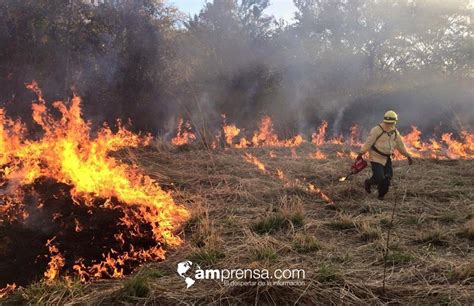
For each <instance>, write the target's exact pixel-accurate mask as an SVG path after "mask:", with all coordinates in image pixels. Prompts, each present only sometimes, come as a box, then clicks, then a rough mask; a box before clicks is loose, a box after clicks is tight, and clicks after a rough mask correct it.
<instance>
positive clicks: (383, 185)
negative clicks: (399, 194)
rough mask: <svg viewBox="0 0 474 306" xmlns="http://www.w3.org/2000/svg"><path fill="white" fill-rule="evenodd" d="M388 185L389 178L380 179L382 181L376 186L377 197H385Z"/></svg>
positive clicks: (381, 198) (380, 198)
mask: <svg viewBox="0 0 474 306" xmlns="http://www.w3.org/2000/svg"><path fill="white" fill-rule="evenodd" d="M389 186H390V180H389V179H387V178H386V179H384V180H383V181H382V183H380V184H379V186H378V190H379V196H378V199H379V200H381V201H383V198H384V197H385V195H386V194H387V192H388V188H389Z"/></svg>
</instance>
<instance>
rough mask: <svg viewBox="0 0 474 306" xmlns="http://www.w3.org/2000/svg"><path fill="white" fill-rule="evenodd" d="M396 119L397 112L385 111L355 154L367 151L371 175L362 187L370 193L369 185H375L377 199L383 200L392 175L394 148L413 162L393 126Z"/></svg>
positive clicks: (410, 162)
mask: <svg viewBox="0 0 474 306" xmlns="http://www.w3.org/2000/svg"><path fill="white" fill-rule="evenodd" d="M397 120H398V115H397V113H395V112H394V111H388V112H386V113H385V115H384V117H383V122H382V123H380V124H379V125H377V126H376V127H374V128H373V129H372V130H370V133H369V136H368V137H367V141H366V142H365V143H364V145H363V146H362V148H361V149H360V152H359V155H358V156H357V159H361V158H362V156H363V155H364V154H365V153H366V152H367V151H369V158H368V160H369V161H370V164H371V166H372V177H371V178H369V179H367V180H365V182H364V188H365V191H367V192H368V193H370V192H371V187H372V186H373V185H376V186H377V188H378V199H379V200H383V198H384V196H385V194H387V192H388V189H389V186H390V180H391V179H392V175H393V170H392V159H391V156H392V155H393V153H394V152H395V149H397V150H398V151H399V152H400V153H401V154H402V155H403V156H405V157H406V158H408V164H409V165H411V164H412V163H413V160H412V158H411V155H410V153H409V152H408V151H407V149H406V147H405V144H404V143H403V140H402V137H401V135H400V133H399V132H398V130H397V129H396V128H395V125H396V123H397Z"/></svg>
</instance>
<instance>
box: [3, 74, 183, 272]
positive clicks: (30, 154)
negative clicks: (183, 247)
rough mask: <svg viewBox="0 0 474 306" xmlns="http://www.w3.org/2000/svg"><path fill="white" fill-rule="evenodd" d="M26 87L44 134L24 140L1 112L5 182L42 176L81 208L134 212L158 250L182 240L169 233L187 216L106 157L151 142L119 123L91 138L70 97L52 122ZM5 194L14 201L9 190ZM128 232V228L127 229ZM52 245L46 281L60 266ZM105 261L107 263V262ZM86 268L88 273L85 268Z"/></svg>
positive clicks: (156, 254) (153, 253)
mask: <svg viewBox="0 0 474 306" xmlns="http://www.w3.org/2000/svg"><path fill="white" fill-rule="evenodd" d="M27 87H28V88H29V89H31V90H33V91H34V92H35V93H36V94H37V95H38V100H37V101H36V102H34V103H33V105H32V109H33V119H34V122H36V123H37V124H38V125H40V126H41V128H42V129H43V131H44V134H43V136H42V138H41V139H39V140H36V141H32V140H27V139H25V138H24V137H23V134H24V133H23V131H24V127H23V125H22V124H21V123H20V122H13V121H12V120H10V119H8V118H6V117H5V115H4V111H3V110H1V111H0V121H1V122H0V150H1V151H0V152H1V162H2V164H4V165H6V164H8V167H7V168H8V171H5V174H4V179H6V180H8V181H9V182H18V183H19V184H29V183H32V182H34V181H35V180H36V179H37V178H39V177H41V176H45V177H51V178H54V179H55V180H57V181H58V182H61V183H65V184H68V185H70V186H72V190H71V195H72V197H73V199H81V200H82V201H81V203H84V204H85V205H90V206H93V205H94V204H93V203H94V202H93V201H94V199H96V198H103V199H111V198H114V199H117V200H118V201H120V203H121V205H124V207H127V206H130V207H132V206H133V207H136V206H138V207H139V209H138V210H139V211H138V212H135V214H136V215H134V218H138V219H140V220H144V222H146V223H147V224H149V225H150V226H151V231H152V233H153V238H154V239H155V240H156V242H157V244H158V245H162V244H167V245H169V246H177V245H179V244H180V243H181V239H180V238H179V237H177V236H175V235H174V234H173V232H174V230H175V229H176V227H177V226H179V225H180V224H181V223H182V222H183V221H184V220H185V219H186V218H187V217H188V215H189V213H188V211H187V210H186V209H185V208H183V207H181V206H178V205H176V204H175V203H174V201H173V199H172V197H171V195H170V194H169V193H167V192H164V191H163V190H162V189H161V188H160V187H159V186H158V184H157V183H156V182H155V181H154V180H153V179H152V178H150V177H149V176H147V175H144V174H142V173H141V172H140V171H139V170H138V169H137V168H136V167H134V166H129V165H127V164H124V163H121V162H120V161H119V160H117V159H115V158H114V157H112V156H110V154H109V153H110V152H113V151H116V150H118V149H120V148H125V147H136V146H139V145H146V144H148V143H149V142H150V137H149V136H147V137H143V136H140V135H137V134H133V133H132V132H130V131H128V130H127V129H125V128H124V127H123V126H122V125H121V124H120V122H118V131H117V132H116V133H113V132H112V131H111V130H110V129H109V128H108V127H107V126H106V125H104V126H103V127H102V128H101V129H100V130H99V131H98V132H97V136H96V137H95V138H92V137H91V136H90V123H88V122H86V121H84V120H83V119H82V117H81V108H80V104H81V101H80V98H79V97H77V96H75V97H73V99H72V100H71V102H70V105H69V106H67V105H66V104H65V103H63V102H54V103H53V106H54V107H55V108H56V109H57V110H58V111H59V113H60V115H61V117H60V118H59V119H56V118H55V117H53V116H52V115H51V114H50V113H49V112H48V110H47V108H46V104H45V101H44V99H43V97H42V93H41V90H40V89H39V87H38V84H37V83H36V82H33V83H31V84H29V85H28V86H27ZM6 193H10V194H11V195H14V194H13V191H11V190H8V189H7V191H6ZM76 202H78V201H76ZM39 207H41V205H40V206H39ZM58 217H60V216H58ZM124 219H127V215H126V216H125V217H124ZM76 222H77V223H76V231H80V230H81V225H80V224H79V222H78V221H77V220H76ZM132 226H133V225H132V224H130V228H133V227H132ZM52 241H53V239H52V240H49V241H48V244H47V245H48V248H49V251H50V254H51V259H50V263H49V265H48V270H47V271H46V272H45V273H44V276H45V278H46V279H48V280H52V279H55V278H57V276H58V275H59V271H60V269H61V268H62V266H64V258H63V257H62V255H61V253H60V251H59V249H58V248H57V247H56V246H54V245H52ZM130 256H142V257H138V258H142V259H143V258H145V257H150V258H163V256H164V251H163V250H162V249H161V247H158V248H157V249H150V250H137V251H136V252H135V253H134V254H131V255H130ZM104 260H105V261H107V258H105V259H104ZM86 268H87V269H86ZM86 268H85V269H86V270H88V271H90V269H89V268H90V267H86Z"/></svg>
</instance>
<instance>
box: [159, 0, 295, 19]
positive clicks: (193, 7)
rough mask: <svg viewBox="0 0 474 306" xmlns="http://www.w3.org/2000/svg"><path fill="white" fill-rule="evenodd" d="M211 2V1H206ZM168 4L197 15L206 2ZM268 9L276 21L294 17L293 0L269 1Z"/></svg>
mask: <svg viewBox="0 0 474 306" xmlns="http://www.w3.org/2000/svg"><path fill="white" fill-rule="evenodd" d="M208 1H212V0H208ZM166 2H167V3H169V4H172V5H174V6H176V7H177V8H179V9H180V10H181V11H183V12H185V13H188V14H191V15H194V14H197V13H199V11H200V10H201V8H202V7H203V6H204V3H206V2H207V1H206V0H167V1H166ZM270 3H271V5H270V7H269V8H268V9H267V10H266V11H265V13H266V14H268V15H274V16H275V17H276V18H277V19H280V18H283V19H285V20H286V21H288V22H290V21H291V19H292V18H293V17H294V12H295V9H296V8H295V6H294V4H293V0H270Z"/></svg>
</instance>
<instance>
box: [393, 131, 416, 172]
mask: <svg viewBox="0 0 474 306" xmlns="http://www.w3.org/2000/svg"><path fill="white" fill-rule="evenodd" d="M395 143H396V145H397V150H398V152H400V153H401V154H402V155H403V156H405V157H406V158H408V163H409V164H410V165H411V164H412V163H413V160H412V158H411V154H410V152H408V150H407V148H406V146H405V143H404V142H403V139H402V135H400V133H399V132H398V131H397V139H396V140H395Z"/></svg>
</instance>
